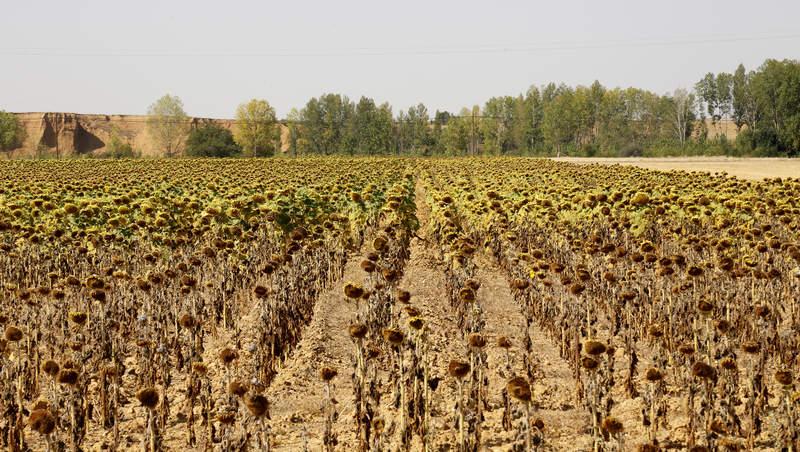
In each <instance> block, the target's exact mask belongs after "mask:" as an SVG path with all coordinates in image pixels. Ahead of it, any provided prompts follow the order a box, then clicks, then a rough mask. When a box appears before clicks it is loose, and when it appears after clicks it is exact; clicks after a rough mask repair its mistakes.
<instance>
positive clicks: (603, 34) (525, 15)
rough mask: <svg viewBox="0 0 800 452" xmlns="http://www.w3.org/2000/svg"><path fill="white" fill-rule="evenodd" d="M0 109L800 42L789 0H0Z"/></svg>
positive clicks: (371, 89)
mask: <svg viewBox="0 0 800 452" xmlns="http://www.w3.org/2000/svg"><path fill="white" fill-rule="evenodd" d="M0 2H2V4H0V109H4V110H7V111H70V112H79V113H127V114H143V113H144V112H145V111H146V110H147V107H148V105H149V104H150V103H152V101H153V100H155V99H156V98H158V97H160V96H161V95H163V94H164V93H170V94H174V95H178V96H180V97H181V98H182V99H183V101H184V105H185V107H186V111H187V113H189V114H190V115H193V116H210V117H231V116H232V115H233V112H234V110H235V108H236V106H237V105H238V104H239V103H240V102H242V101H245V100H248V99H250V98H253V97H258V98H265V99H267V100H268V101H269V102H270V103H271V104H272V105H273V106H275V108H276V109H277V112H278V115H279V116H284V115H285V114H286V113H287V112H288V111H289V110H290V109H291V108H292V107H298V108H300V107H302V106H303V105H304V104H305V102H306V101H307V100H308V99H309V98H310V97H312V96H318V95H320V94H322V93H326V92H336V93H343V94H346V95H348V96H350V97H351V98H353V99H356V100H357V99H358V97H359V96H361V95H366V96H370V97H373V98H375V100H376V101H378V102H383V101H389V102H390V103H391V104H392V105H393V106H394V108H395V112H396V111H397V110H398V109H400V108H402V109H406V108H408V107H409V106H411V105H413V104H416V103H418V102H423V103H425V104H426V105H427V107H428V109H429V111H431V112H433V111H434V110H436V109H446V110H451V111H457V110H458V109H460V108H461V107H463V106H467V105H472V104H476V103H479V104H482V103H483V102H484V101H485V100H486V99H488V98H489V97H492V96H497V95H506V94H512V95H515V94H518V93H520V92H523V91H525V90H526V89H527V88H528V87H529V86H530V85H532V84H536V85H541V84H544V83H547V82H549V81H557V82H561V81H563V82H565V83H568V84H571V85H574V84H590V83H591V82H592V81H593V80H595V79H598V80H600V82H602V83H603V84H604V85H606V86H609V87H614V86H620V87H627V86H637V87H641V88H647V89H650V90H653V91H656V92H658V93H665V92H667V91H672V90H673V89H674V88H676V87H681V86H682V87H690V86H691V85H692V84H693V83H694V82H695V81H696V80H697V79H699V78H700V77H701V76H702V75H703V74H704V73H706V72H709V71H713V72H719V71H733V70H734V69H735V68H736V66H737V65H738V63H740V62H741V63H744V64H745V66H747V67H748V69H750V68H754V67H756V66H758V65H759V64H760V63H761V62H763V60H764V59H766V58H779V59H783V58H791V59H798V58H800V1H798V0H780V1H779V0H761V1H753V0H748V1H744V0H726V1H708V0H707V1H702V0H694V1H685V0H672V1H658V2H656V1H644V0H630V1H628V0H585V1H577V0H560V1H553V0H548V1H533V0H529V1H503V0H495V1H489V0H484V1H480V2H478V1H467V0H459V1H440V0H428V1H418V0H403V1H394V2H385V1H378V0H371V1H351V0H335V1H334V0H326V1H296V0H295V1H282V2H272V1H243V0H240V1H232V0H229V1H220V0H216V1H207V0H190V1H189V0H187V1H184V0H129V1H117V0H99V1H95V0H25V1H11V0H0Z"/></svg>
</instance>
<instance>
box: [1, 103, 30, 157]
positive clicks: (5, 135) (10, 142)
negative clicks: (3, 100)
mask: <svg viewBox="0 0 800 452" xmlns="http://www.w3.org/2000/svg"><path fill="white" fill-rule="evenodd" d="M23 141H25V129H24V128H23V127H22V124H20V122H19V120H18V119H17V117H16V116H14V115H13V114H12V113H6V112H5V111H2V110H0V151H10V150H11V149H16V148H18V147H20V146H22V142H23Z"/></svg>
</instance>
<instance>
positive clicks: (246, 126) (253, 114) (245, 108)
mask: <svg viewBox="0 0 800 452" xmlns="http://www.w3.org/2000/svg"><path fill="white" fill-rule="evenodd" d="M236 123H237V127H236V142H237V143H238V144H239V145H240V146H241V147H242V149H243V150H244V152H245V153H246V154H247V155H249V156H251V157H271V156H273V155H275V150H276V149H275V148H276V146H275V143H276V134H277V133H278V129H277V127H276V124H277V119H276V117H275V109H274V108H272V106H270V104H269V102H267V101H266V100H263V99H252V100H250V101H249V102H247V103H243V104H241V105H239V107H238V108H237V109H236Z"/></svg>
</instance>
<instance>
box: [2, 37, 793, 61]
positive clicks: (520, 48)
mask: <svg viewBox="0 0 800 452" xmlns="http://www.w3.org/2000/svg"><path fill="white" fill-rule="evenodd" d="M794 39H800V34H799V33H793V34H775V35H761V36H717V37H695V38H677V39H644V40H633V41H621V40H617V41H605V42H604V41H592V42H549V43H539V44H524V45H509V46H480V45H474V46H466V47H460V48H458V47H455V48H454V47H450V48H446V47H441V48H427V49H426V48H408V49H390V48H383V49H380V48H352V49H344V50H329V51H325V50H308V51H302V50H297V49H283V50H280V49H273V50H263V51H236V50H225V51H210V50H198V51H181V50H176V51H153V50H124V49H117V50H86V51H75V50H74V49H57V48H7V49H0V55H6V56H31V57H98V58H106V57H126V58H127V57H133V58H141V57H168V58H169V57H173V58H176V57H180V58H184V57H188V58H191V57H202V58H209V57H217V58H226V57H231V58H261V57H264V58H266V57H268V58H316V57H348V56H352V57H358V56H364V57H373V56H426V55H431V56H436V55H475V54H513V53H537V52H552V51H565V50H567V51H568V50H598V49H614V48H646V47H675V46H686V45H697V44H724V43H740V42H751V41H776V40H794Z"/></svg>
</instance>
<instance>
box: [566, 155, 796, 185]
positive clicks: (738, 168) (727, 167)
mask: <svg viewBox="0 0 800 452" xmlns="http://www.w3.org/2000/svg"><path fill="white" fill-rule="evenodd" d="M553 160H557V161H562V162H569V163H578V164H589V163H602V164H604V165H631V166H638V167H641V168H649V169H654V170H660V171H669V170H681V171H702V172H706V173H717V172H725V173H727V174H729V175H731V176H736V177H739V178H742V179H753V180H755V179H766V178H770V177H800V159H796V158H795V159H789V158H731V157H674V158H643V157H642V158H637V157H634V158H584V157H563V158H557V159H553Z"/></svg>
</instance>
